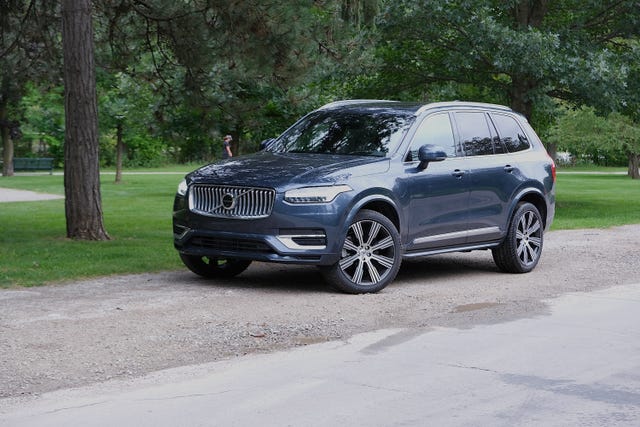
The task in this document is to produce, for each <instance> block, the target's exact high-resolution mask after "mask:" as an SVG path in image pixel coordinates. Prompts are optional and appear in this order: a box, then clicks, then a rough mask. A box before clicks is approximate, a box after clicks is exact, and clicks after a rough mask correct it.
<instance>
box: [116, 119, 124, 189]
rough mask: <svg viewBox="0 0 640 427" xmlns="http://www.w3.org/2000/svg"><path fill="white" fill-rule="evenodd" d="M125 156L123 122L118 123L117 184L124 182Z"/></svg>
mask: <svg viewBox="0 0 640 427" xmlns="http://www.w3.org/2000/svg"><path fill="white" fill-rule="evenodd" d="M123 154H124V143H123V142H122V122H118V125H117V127H116V184H119V183H121V182H122V155H123Z"/></svg>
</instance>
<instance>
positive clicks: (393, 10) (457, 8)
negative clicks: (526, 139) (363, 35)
mask: <svg viewBox="0 0 640 427" xmlns="http://www.w3.org/2000/svg"><path fill="white" fill-rule="evenodd" d="M639 16H640V12H639V11H638V7H637V2H635V1H620V2H615V3H613V2H596V1H588V2H577V1H573V0H563V1H557V2H525V1H511V2H501V1H497V0H494V1H486V0H449V1H446V2H442V1H438V0H423V1H420V2H415V1H413V0H400V1H394V2H388V3H387V8H386V10H385V11H384V13H383V15H382V20H381V25H380V28H381V33H380V42H379V43H378V57H379V58H380V59H381V61H382V67H381V68H380V70H379V71H378V73H377V77H378V80H379V82H378V83H377V85H376V88H377V89H383V92H382V94H383V95H387V94H395V95H396V96H407V97H412V98H421V99H431V98H432V97H433V96H434V95H435V96H437V95H438V93H439V92H442V89H441V88H442V86H443V85H445V87H447V85H448V88H449V89H454V90H456V91H459V90H460V89H463V90H464V89H465V88H466V87H468V86H467V85H471V86H472V87H473V88H474V92H475V93H471V95H475V96H474V98H472V99H475V100H489V101H493V100H498V101H500V102H502V103H507V104H509V105H511V106H512V107H513V108H514V109H516V110H518V111H520V112H522V113H523V114H525V115H527V116H529V118H530V119H532V121H533V122H534V124H535V125H536V126H537V127H538V128H540V127H544V126H546V125H549V124H550V123H551V120H550V116H551V115H552V114H553V109H554V108H555V104H554V102H553V100H554V99H555V98H561V99H565V100H568V101H571V102H574V103H577V104H578V105H580V104H587V105H592V106H595V107H597V108H599V109H602V110H605V111H611V110H617V109H621V108H622V107H623V106H624V105H625V103H629V102H635V101H632V98H637V97H638V94H637V93H629V92H628V91H627V85H628V83H629V81H630V73H629V66H628V64H629V61H630V60H631V59H633V60H634V61H635V62H637V61H638V56H637V52H635V51H634V50H633V49H630V48H629V46H628V45H626V44H625V43H620V39H623V38H625V37H637V34H638V33H637V31H638V30H637V28H638V25H637V24H638V23H639V22H638V21H639V20H640V19H639ZM451 82H453V83H455V85H454V86H450V83H451ZM454 93H455V92H454ZM452 94H453V93H451V92H449V94H448V95H452ZM459 94H460V95H462V96H461V97H465V98H466V97H468V96H469V93H465V92H464V91H459ZM467 99H468V98H467Z"/></svg>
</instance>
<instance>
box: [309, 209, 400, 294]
mask: <svg viewBox="0 0 640 427" xmlns="http://www.w3.org/2000/svg"><path fill="white" fill-rule="evenodd" d="M401 262H402V258H401V249H400V235H399V234H398V231H397V230H396V227H395V225H393V223H392V222H391V221H390V220H389V219H388V218H387V217H385V216H384V215H382V214H380V213H378V212H375V211H370V210H362V211H360V212H359V213H358V214H357V215H356V217H355V218H354V220H353V222H352V223H351V225H350V226H349V229H348V231H347V235H346V236H345V239H344V243H343V245H342V252H341V256H340V260H339V261H338V262H337V263H335V264H334V265H332V266H328V267H322V269H321V271H322V273H323V275H324V277H325V280H327V281H328V282H329V283H330V284H331V285H333V286H334V287H335V288H337V289H338V290H340V291H343V292H347V293H351V294H361V293H369V292H378V291H379V290H381V289H383V288H385V287H386V286H387V285H388V284H389V283H391V282H392V281H393V279H394V278H395V277H396V274H398V270H399V269H400V263H401Z"/></svg>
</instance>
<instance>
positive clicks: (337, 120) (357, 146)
mask: <svg viewBox="0 0 640 427" xmlns="http://www.w3.org/2000/svg"><path fill="white" fill-rule="evenodd" d="M414 120H415V116H414V115H413V114H410V113H408V112H405V111H396V110H390V109H380V108H376V109H366V108H362V109H354V110H343V111H335V110H333V111H331V110H320V111H316V112H314V113H311V114H309V115H308V116H306V117H304V118H303V119H302V120H300V121H299V122H297V123H296V124H295V125H294V126H292V127H291V128H289V129H288V130H287V131H286V132H285V133H284V134H282V135H281V136H280V137H279V138H278V139H277V140H276V141H275V143H274V144H273V145H272V146H271V147H270V149H269V151H273V152H279V153H326V154H345V155H364V156H378V157H384V156H386V155H387V153H393V152H394V151H395V149H396V148H397V147H398V144H400V141H401V140H402V137H403V135H404V133H405V132H406V131H407V129H408V128H409V126H411V123H413V121H414Z"/></svg>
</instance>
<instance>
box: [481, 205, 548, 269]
mask: <svg viewBox="0 0 640 427" xmlns="http://www.w3.org/2000/svg"><path fill="white" fill-rule="evenodd" d="M543 229H544V226H543V223H542V217H541V216H540V212H539V211H538V209H537V208H536V207H535V206H534V205H532V204H531V203H521V204H520V205H518V208H517V209H516V211H515V213H514V214H513V218H512V219H511V223H510V224H509V230H508V232H507V237H505V239H504V241H503V242H502V243H501V244H500V246H498V247H497V248H495V249H493V251H492V253H493V260H494V261H495V263H496V265H497V266H498V268H500V269H501V270H502V271H505V272H507V273H528V272H530V271H531V270H533V269H534V268H535V266H536V265H537V264H538V261H539V260H540V255H541V254H542V241H543V231H544V230H543Z"/></svg>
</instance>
